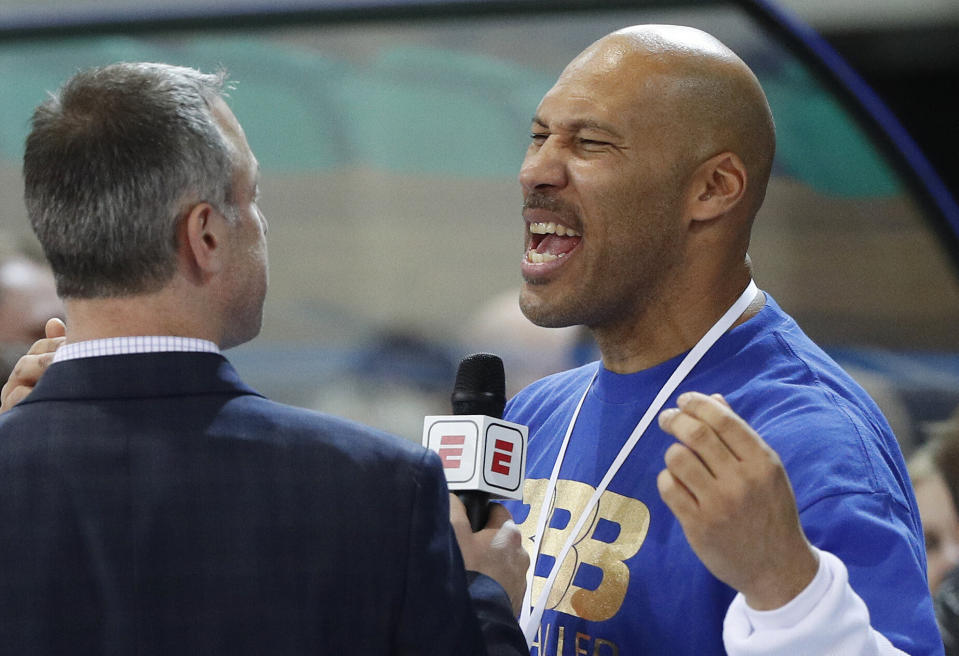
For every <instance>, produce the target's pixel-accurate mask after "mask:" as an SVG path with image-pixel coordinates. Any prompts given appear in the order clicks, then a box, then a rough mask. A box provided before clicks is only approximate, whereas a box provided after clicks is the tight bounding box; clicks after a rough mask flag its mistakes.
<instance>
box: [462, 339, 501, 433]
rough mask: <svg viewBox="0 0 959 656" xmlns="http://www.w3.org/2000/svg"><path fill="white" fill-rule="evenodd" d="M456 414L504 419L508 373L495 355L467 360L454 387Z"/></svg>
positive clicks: (472, 357) (488, 354) (473, 357)
mask: <svg viewBox="0 0 959 656" xmlns="http://www.w3.org/2000/svg"><path fill="white" fill-rule="evenodd" d="M451 400H452V402H453V414H454V415H486V416H488V417H496V418H497V419H502V417H503V408H504V407H505V406H506V373H505V372H504V371H503V361H502V360H501V359H500V357H499V356H498V355H493V354H492V353H474V354H473V355H468V356H466V357H465V358H463V361H462V362H460V366H459V369H458V370H457V371H456V382H455V383H454V385H453V396H452V397H451Z"/></svg>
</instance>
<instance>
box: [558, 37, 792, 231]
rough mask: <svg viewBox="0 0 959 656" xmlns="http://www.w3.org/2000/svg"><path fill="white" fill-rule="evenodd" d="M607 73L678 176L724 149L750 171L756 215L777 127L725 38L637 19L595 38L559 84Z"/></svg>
mask: <svg viewBox="0 0 959 656" xmlns="http://www.w3.org/2000/svg"><path fill="white" fill-rule="evenodd" d="M589 78H592V79H594V80H598V79H603V80H604V85H605V86H607V87H609V89H610V92H613V93H615V94H617V95H619V96H622V95H623V94H625V95H626V96H628V98H627V104H628V106H629V107H631V108H632V109H634V110H635V111H634V112H633V116H632V120H633V121H635V122H636V123H637V124H638V125H637V127H638V128H640V129H642V131H643V132H644V133H645V134H649V135H656V140H657V141H658V142H659V145H660V146H662V148H663V149H664V151H666V152H669V153H671V154H672V155H673V158H672V161H671V162H670V166H671V167H673V168H674V172H675V173H676V174H677V175H682V174H684V173H688V172H689V171H691V169H692V168H693V167H695V166H696V165H697V164H698V163H700V162H702V161H704V160H706V159H708V158H709V157H711V156H713V155H716V154H718V153H721V152H724V151H730V152H733V153H735V154H736V155H738V156H739V157H740V158H741V159H742V161H743V162H744V163H745V165H746V169H747V171H748V174H749V176H748V178H749V179H748V185H747V192H746V194H745V196H744V200H745V201H746V202H745V203H744V207H743V208H742V209H743V210H745V212H746V214H747V215H748V216H749V217H750V218H751V217H752V216H753V215H754V214H755V213H756V211H757V210H758V209H759V206H760V205H761V204H762V200H763V198H764V196H765V189H766V184H767V182H768V180H769V172H770V169H771V168H772V159H773V154H774V151H775V129H774V126H773V120H772V114H771V113H770V110H769V105H768V103H767V101H766V96H765V94H764V93H763V90H762V88H761V87H760V85H759V81H758V80H757V79H756V76H755V75H754V74H753V72H752V71H751V70H750V69H749V67H748V66H746V64H745V63H744V62H743V61H742V59H740V58H739V57H738V56H737V55H736V54H735V53H734V52H733V51H732V50H730V49H729V48H727V47H726V46H725V45H723V44H722V43H721V42H720V41H719V40H718V39H716V38H715V37H713V36H711V35H710V34H707V33H706V32H703V31H701V30H697V29H694V28H690V27H682V26H676V25H636V26H632V27H627V28H623V29H621V30H617V31H616V32H613V33H612V34H609V35H607V36H605V37H603V38H602V39H600V40H598V41H596V42H595V43H593V44H592V45H590V46H589V47H588V48H587V49H586V50H584V51H583V52H582V53H581V54H580V55H579V56H577V57H576V58H575V59H574V60H573V61H572V62H570V64H569V65H568V66H567V67H566V69H565V70H564V71H563V73H562V75H561V76H560V78H559V81H558V82H557V85H562V84H564V83H573V82H576V81H580V82H581V81H583V80H584V79H589Z"/></svg>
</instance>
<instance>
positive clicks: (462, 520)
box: [450, 492, 470, 529]
mask: <svg viewBox="0 0 959 656" xmlns="http://www.w3.org/2000/svg"><path fill="white" fill-rule="evenodd" d="M450 524H452V525H453V527H454V528H456V527H457V526H462V525H463V524H465V525H466V528H467V529H468V528H469V524H470V520H469V518H468V517H467V516H466V506H464V505H463V502H462V501H460V498H459V497H458V496H456V495H455V494H453V493H452V492H450Z"/></svg>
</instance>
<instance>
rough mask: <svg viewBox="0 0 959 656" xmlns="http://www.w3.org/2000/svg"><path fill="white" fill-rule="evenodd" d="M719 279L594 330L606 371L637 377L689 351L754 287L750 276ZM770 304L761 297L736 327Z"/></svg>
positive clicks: (678, 293)
mask: <svg viewBox="0 0 959 656" xmlns="http://www.w3.org/2000/svg"><path fill="white" fill-rule="evenodd" d="M714 280H719V281H721V284H717V285H716V286H714V287H711V288H708V289H697V290H692V289H687V290H680V291H676V292H674V293H670V294H657V297H658V298H659V299H663V300H662V302H661V303H656V302H653V303H648V304H646V305H645V306H644V308H643V310H642V312H641V313H640V316H638V317H634V318H632V319H631V320H630V321H623V322H618V323H616V324H614V325H608V326H595V327H592V328H591V330H592V333H593V337H594V338H595V339H596V343H597V344H598V345H599V350H600V353H601V354H602V359H603V366H604V367H606V368H607V369H609V370H610V371H613V372H615V373H620V374H628V373H635V372H637V371H642V370H644V369H649V368H650V367H654V366H656V365H658V364H661V363H663V362H665V361H667V360H669V359H671V358H674V357H676V356H677V355H679V354H681V353H684V352H686V351H688V350H690V349H691V348H692V347H693V346H695V345H696V343H697V342H698V341H699V340H700V339H701V338H702V337H703V335H705V334H706V333H707V332H708V331H709V329H710V328H711V327H712V326H713V325H714V324H715V323H716V322H717V321H718V320H719V318H720V317H722V315H723V314H725V313H726V311H727V310H728V309H729V308H730V307H731V306H732V305H733V304H734V303H735V302H736V299H737V298H739V296H740V295H741V294H742V292H743V290H745V289H746V286H747V285H748V284H749V280H750V273H749V271H748V270H747V271H744V272H742V273H741V274H740V275H736V276H730V277H718V278H714ZM765 302H766V297H765V295H764V294H763V293H762V292H760V293H759V294H757V295H756V297H755V298H754V299H753V300H752V302H751V303H750V304H749V307H747V308H746V310H745V312H743V313H742V315H740V317H739V318H738V319H737V321H736V323H734V324H733V327H735V326H738V325H740V324H742V323H744V322H746V321H748V320H749V319H751V318H752V317H754V316H755V315H756V313H758V312H759V310H761V309H762V307H763V305H764V304H765Z"/></svg>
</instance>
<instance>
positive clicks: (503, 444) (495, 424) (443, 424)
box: [423, 415, 527, 499]
mask: <svg viewBox="0 0 959 656" xmlns="http://www.w3.org/2000/svg"><path fill="white" fill-rule="evenodd" d="M526 435H527V428H526V427H525V426H520V425H519V424H513V423H511V422H508V421H504V420H502V419H494V418H492V417H485V416H483V415H454V416H433V417H426V419H425V421H424V422H423V446H425V447H427V448H429V449H431V450H432V451H435V452H436V453H437V455H439V457H440V460H441V461H442V463H443V471H444V473H445V474H446V482H447V484H448V485H449V488H450V490H454V491H455V490H482V491H485V492H489V493H490V494H491V495H492V496H495V497H499V498H511V499H522V495H523V491H522V489H521V488H522V483H523V476H524V474H525V470H526Z"/></svg>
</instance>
